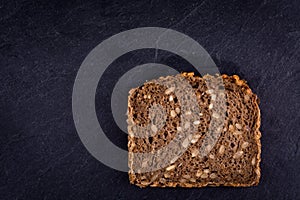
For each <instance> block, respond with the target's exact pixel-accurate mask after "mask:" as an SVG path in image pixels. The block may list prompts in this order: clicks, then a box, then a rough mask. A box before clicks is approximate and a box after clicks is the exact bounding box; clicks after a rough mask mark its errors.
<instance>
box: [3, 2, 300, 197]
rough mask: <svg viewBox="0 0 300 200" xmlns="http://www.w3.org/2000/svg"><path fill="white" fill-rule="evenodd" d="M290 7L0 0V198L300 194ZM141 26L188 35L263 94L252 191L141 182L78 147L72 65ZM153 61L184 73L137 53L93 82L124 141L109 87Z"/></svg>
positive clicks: (297, 31)
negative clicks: (259, 156) (257, 162)
mask: <svg viewBox="0 0 300 200" xmlns="http://www.w3.org/2000/svg"><path fill="white" fill-rule="evenodd" d="M299 13H300V2H299V1H276V2H275V1H272V2H271V1H256V0H255V1H248V2H246V1H243V2H242V1H231V2H229V1H190V2H185V1H164V2H160V1H155V0H153V1H136V2H134V1H131V0H129V1H127V2H126V3H121V2H112V1H78V0H77V1H58V0H51V1H50V0H48V1H22V0H20V1H12V0H4V1H3V0H2V1H0V78H1V80H0V96H1V98H0V199H300V180H299V179H300V175H299V173H300V170H299V168H300V161H299V155H300V153H299V145H300V144H299V143H300V142H299V140H300V137H299V130H300V125H299V124H300V120H299V100H300V98H299V97H300V96H299V95H300V92H299V85H300V59H299V58H300V57H299V53H300V15H299ZM143 26H159V27H165V28H172V29H174V30H177V31H180V32H183V33H185V34H187V35H189V36H190V37H192V38H194V39H195V40H197V41H198V42H199V43H200V44H201V45H202V46H203V47H204V48H205V49H206V50H207V51H208V52H209V53H210V55H211V56H212V57H213V59H214V61H215V62H216V63H217V65H218V66H219V69H220V71H221V72H222V73H228V74H238V75H240V76H241V77H242V78H244V79H246V80H248V82H249V85H250V86H251V88H252V89H253V91H254V92H255V93H256V94H257V95H258V96H259V98H260V100H261V104H260V108H261V112H262V126H261V131H262V135H263V137H262V145H263V147H262V163H261V167H262V177H261V182H260V184H259V185H258V186H257V187H251V188H223V187H221V188H201V189H183V188H178V189H171V188H166V189H160V188H146V189H140V188H138V187H135V186H132V185H130V184H129V182H128V177H127V174H126V173H122V172H118V171H115V170H113V169H110V168H109V167H106V166H105V165H103V164H101V163H100V162H98V161H97V160H96V159H94V158H93V157H92V156H91V155H90V154H89V153H88V152H87V150H86V149H85V147H84V146H83V144H82V143H81V142H80V139H79V137H78V135H77V133H76V130H75V127H74V123H73V118H72V109H71V94H72V87H73V83H74V79H75V76H76V73H77V70H78V69H79V66H80V64H81V62H82V61H83V59H84V58H85V56H87V54H88V53H89V52H90V51H91V50H92V49H93V48H94V47H95V46H96V45H98V44H99V43H100V42H101V41H103V40H104V39H106V38H108V37H110V36H112V35H114V34H117V33H119V32H121V31H124V30H128V29H132V28H137V27H143ZM150 61H151V62H153V61H155V62H158V63H164V64H168V65H171V66H173V67H174V68H177V69H184V70H191V66H189V65H188V64H187V63H186V62H185V61H183V60H182V59H180V58H178V57H176V56H174V55H172V54H170V53H167V52H160V53H159V55H158V57H157V59H156V60H154V53H153V51H151V50H143V51H139V52H132V53H128V54H126V55H125V56H124V57H121V58H120V59H118V60H117V61H116V62H114V63H113V64H112V65H111V66H110V68H109V69H108V71H107V72H106V73H105V76H104V77H103V78H102V79H101V81H100V82H99V87H98V90H97V97H96V101H97V106H96V107H97V114H98V117H99V120H100V121H101V124H105V126H104V130H105V131H106V134H107V135H108V137H109V138H110V139H111V140H112V141H113V142H114V143H115V144H117V145H119V146H120V147H122V148H126V135H125V134H124V133H122V132H121V131H120V130H119V128H118V127H117V126H116V125H115V124H114V122H112V121H113V120H112V118H111V115H110V114H109V113H110V105H109V102H110V92H111V90H112V88H113V84H114V83H115V82H116V81H117V79H118V78H119V77H120V76H121V75H122V73H124V72H125V71H126V69H129V68H131V67H133V66H136V65H138V64H142V63H147V62H150ZM120 66H122V67H121V68H120ZM183 66H184V67H183ZM182 67H183V68H182ZM120 69H122V70H120Z"/></svg>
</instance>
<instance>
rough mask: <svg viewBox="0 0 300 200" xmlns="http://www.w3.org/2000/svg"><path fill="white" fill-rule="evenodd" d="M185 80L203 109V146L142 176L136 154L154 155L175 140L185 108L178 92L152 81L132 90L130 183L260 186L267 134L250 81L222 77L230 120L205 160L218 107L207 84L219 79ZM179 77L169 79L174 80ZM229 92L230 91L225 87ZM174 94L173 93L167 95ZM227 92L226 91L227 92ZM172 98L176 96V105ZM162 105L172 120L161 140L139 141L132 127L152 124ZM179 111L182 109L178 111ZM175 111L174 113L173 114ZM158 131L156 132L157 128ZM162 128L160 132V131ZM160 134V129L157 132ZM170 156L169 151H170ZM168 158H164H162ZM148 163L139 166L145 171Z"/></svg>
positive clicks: (199, 132)
mask: <svg viewBox="0 0 300 200" xmlns="http://www.w3.org/2000/svg"><path fill="white" fill-rule="evenodd" d="M179 76H180V77H184V78H185V79H186V80H187V81H188V82H189V84H190V85H191V86H192V87H193V89H194V92H195V94H196V97H197V103H198V105H199V107H200V111H201V115H200V120H199V121H200V124H199V123H197V131H195V133H193V137H195V136H197V139H198V140H197V141H196V142H193V143H190V145H189V146H188V147H187V150H186V151H185V152H184V153H183V154H182V155H181V156H180V157H179V158H178V159H177V158H175V159H173V160H172V161H171V162H170V163H169V164H168V165H167V166H165V167H163V168H160V169H159V168H158V169H156V170H155V171H149V172H142V171H141V169H137V168H136V167H134V166H135V165H134V162H139V161H137V160H136V158H135V156H134V155H133V154H132V153H135V154H136V153H147V152H148V153H149V152H150V153H151V152H155V151H159V149H161V148H162V147H164V146H166V145H168V144H169V143H170V141H172V140H173V139H174V136H175V134H176V130H178V128H177V127H178V126H179V125H180V119H181V118H180V115H181V114H182V113H181V111H180V109H181V105H180V102H179V101H178V99H177V97H176V95H175V93H174V92H173V91H172V90H171V92H170V90H169V91H168V90H167V88H166V87H165V86H162V85H159V84H156V83H155V81H149V82H147V83H145V84H144V85H142V86H140V87H138V88H135V89H132V90H131V91H130V92H129V94H130V95H129V97H128V133H129V135H128V140H129V141H128V151H129V168H130V171H129V180H130V183H132V184H136V185H138V186H140V187H146V186H152V187H176V186H179V187H204V186H235V187H238V186H254V185H257V184H258V183H259V179H260V167H259V164H260V154H261V143H260V137H261V133H260V131H259V127H260V110H259V107H258V103H259V100H258V98H257V96H256V95H255V94H253V93H252V91H251V89H250V88H249V86H248V85H247V84H246V82H245V81H244V80H241V79H240V78H239V77H238V76H237V75H233V76H227V75H222V76H219V78H222V80H223V84H224V87H225V93H223V95H224V96H225V97H226V99H225V101H226V102H225V104H224V105H226V106H225V107H224V108H223V109H225V110H226V115H225V121H224V124H223V126H222V129H221V130H220V137H219V138H218V140H217V142H216V144H215V145H214V146H213V147H212V149H211V151H210V152H209V153H208V154H207V155H206V156H204V157H201V156H199V149H200V148H201V145H203V141H204V138H205V136H206V133H207V131H208V126H209V124H210V121H211V120H212V114H213V113H212V110H211V106H212V105H213V104H214V103H218V102H216V96H217V99H218V95H222V94H221V93H220V94H218V93H216V94H214V91H210V90H208V87H207V84H206V83H211V82H213V81H214V80H215V77H212V76H210V75H206V76H204V77H203V78H201V77H197V76H194V74H193V73H182V74H179V75H176V77H179ZM173 77H174V76H169V77H164V78H162V79H164V80H168V79H171V78H173ZM223 89H224V88H223ZM167 91H168V92H167ZM223 92H224V90H223ZM170 96H172V97H171V98H172V99H171V100H172V101H170ZM154 104H160V105H161V106H162V107H163V108H164V109H165V110H166V113H171V114H168V115H167V118H166V124H164V125H161V128H159V129H158V130H157V133H156V134H155V135H152V136H151V137H147V138H139V137H135V134H136V132H137V130H134V129H133V128H132V123H131V122H134V123H135V124H136V125H138V126H141V127H145V126H146V125H148V124H149V123H150V122H151V121H150V119H149V118H150V117H149V116H148V115H149V108H150V107H151V106H153V105H154ZM211 104H212V105H211ZM176 108H179V109H176ZM174 111H175V116H170V115H172V114H173V115H174ZM172 112H173V113H172ZM151 128H152V127H151ZM155 129H157V128H155ZM155 131H156V130H155ZM166 154H168V152H166ZM160 159H163V158H160ZM148 163H149V162H145V163H143V164H141V165H139V166H145V165H147V164H148Z"/></svg>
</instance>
